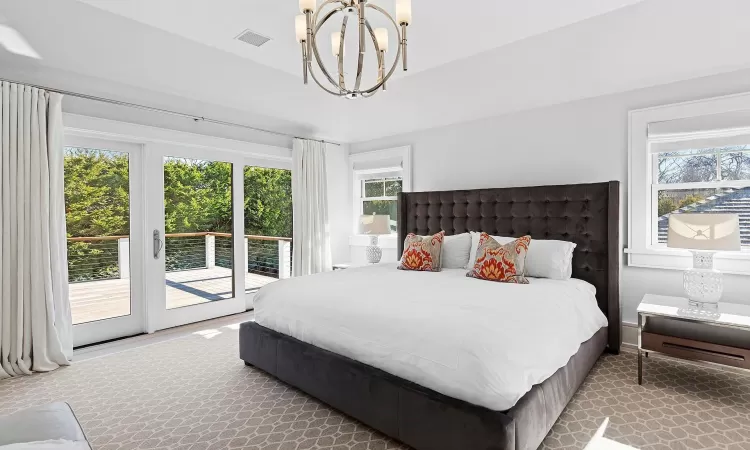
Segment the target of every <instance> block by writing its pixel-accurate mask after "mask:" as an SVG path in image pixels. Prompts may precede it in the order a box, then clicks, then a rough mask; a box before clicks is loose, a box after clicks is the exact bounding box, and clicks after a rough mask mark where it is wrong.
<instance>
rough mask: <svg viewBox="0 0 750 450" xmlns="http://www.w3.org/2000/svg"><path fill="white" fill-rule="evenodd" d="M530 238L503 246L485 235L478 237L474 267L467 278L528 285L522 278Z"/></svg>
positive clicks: (527, 281) (519, 239) (520, 239)
mask: <svg viewBox="0 0 750 450" xmlns="http://www.w3.org/2000/svg"><path fill="white" fill-rule="evenodd" d="M529 242H531V236H523V237H520V238H518V239H516V240H514V241H512V242H509V243H507V244H505V245H502V244H500V243H499V242H497V241H496V240H494V239H493V238H492V236H490V235H489V234H487V233H482V234H481V235H480V236H479V245H478V246H477V256H476V260H475V261H474V267H473V268H472V269H471V270H469V272H468V273H467V274H466V276H467V277H473V278H479V279H482V280H490V281H500V282H503V283H518V284H528V283H529V280H527V279H526V278H525V277H524V264H525V262H526V253H527V252H528V251H529Z"/></svg>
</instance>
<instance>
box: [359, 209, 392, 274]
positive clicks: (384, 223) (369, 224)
mask: <svg viewBox="0 0 750 450" xmlns="http://www.w3.org/2000/svg"><path fill="white" fill-rule="evenodd" d="M359 232H360V233H362V234H369V235H371V236H370V245H368V246H367V248H366V249H365V255H366V257H367V262H368V263H370V264H377V263H379V262H380V258H382V257H383V250H382V249H381V248H380V246H378V235H381V234H391V216H385V215H378V214H372V215H363V216H360V217H359Z"/></svg>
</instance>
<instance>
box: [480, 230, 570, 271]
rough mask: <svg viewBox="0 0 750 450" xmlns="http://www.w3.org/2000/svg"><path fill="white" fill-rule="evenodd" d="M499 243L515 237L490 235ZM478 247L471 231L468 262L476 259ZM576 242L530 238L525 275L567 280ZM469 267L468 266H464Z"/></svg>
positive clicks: (509, 240) (504, 242) (505, 242)
mask: <svg viewBox="0 0 750 450" xmlns="http://www.w3.org/2000/svg"><path fill="white" fill-rule="evenodd" d="M492 238H493V239H495V240H496V241H497V242H498V243H499V244H507V243H508V242H511V241H513V240H514V239H516V238H511V237H505V236H492ZM477 247H479V233H476V232H474V231H472V232H471V254H470V255H469V263H468V264H471V265H473V264H474V261H476V259H477ZM574 248H576V244H574V243H572V242H568V241H555V240H551V239H550V240H547V239H532V240H531V243H530V244H529V251H528V253H526V265H525V271H526V275H527V276H530V277H534V278H550V279H552V280H567V279H569V278H570V277H571V275H573V249H574ZM466 268H467V269H469V268H470V267H468V265H467V267H466Z"/></svg>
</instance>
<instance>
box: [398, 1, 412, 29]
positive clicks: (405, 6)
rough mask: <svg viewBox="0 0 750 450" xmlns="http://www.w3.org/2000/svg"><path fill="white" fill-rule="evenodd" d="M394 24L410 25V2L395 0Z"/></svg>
mask: <svg viewBox="0 0 750 450" xmlns="http://www.w3.org/2000/svg"><path fill="white" fill-rule="evenodd" d="M396 22H397V23H398V24H399V25H401V24H402V23H405V24H407V25H409V24H410V23H411V0H396Z"/></svg>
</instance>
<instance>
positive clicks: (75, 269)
mask: <svg viewBox="0 0 750 450" xmlns="http://www.w3.org/2000/svg"><path fill="white" fill-rule="evenodd" d="M164 237H165V246H164V255H165V259H166V262H165V265H166V270H167V272H177V271H182V270H196V269H210V268H214V267H222V268H225V269H231V268H232V267H233V261H234V251H233V246H232V235H231V234H229V233H217V232H200V233H169V234H166V235H165V236H164ZM244 239H245V252H244V254H245V258H246V261H243V263H244V265H245V267H246V272H247V273H250V274H256V275H261V276H265V277H270V278H289V277H290V276H291V271H292V270H291V268H292V239H291V238H285V237H275V236H256V235H245V236H244ZM129 277H130V239H129V236H94V237H73V238H68V281H69V282H71V283H78V282H89V281H99V280H112V279H119V278H129Z"/></svg>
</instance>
